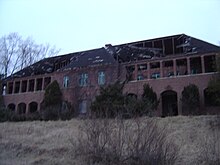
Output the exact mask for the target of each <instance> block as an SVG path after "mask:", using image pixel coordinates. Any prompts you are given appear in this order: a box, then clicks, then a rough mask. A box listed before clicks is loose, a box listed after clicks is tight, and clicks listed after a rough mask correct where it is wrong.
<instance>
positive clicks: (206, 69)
mask: <svg viewBox="0 0 220 165" xmlns="http://www.w3.org/2000/svg"><path fill="white" fill-rule="evenodd" d="M217 56H218V53H216V52H211V53H197V54H187V55H186V54H178V55H175V56H174V55H172V56H165V57H160V58H151V59H146V60H136V61H131V62H123V63H114V64H105V65H93V66H86V67H85V66H84V67H77V68H71V69H64V70H57V71H54V72H52V73H47V74H40V75H33V76H25V77H20V78H18V77H17V78H12V79H10V80H8V81H7V83H6V89H5V90H6V91H5V94H4V97H3V98H4V103H5V105H6V106H7V107H9V108H10V109H14V110H16V111H17V112H18V113H20V112H19V110H20V109H25V113H26V114H27V113H30V111H33V109H34V110H38V111H40V104H41V102H42V101H43V97H44V89H45V88H46V86H47V85H48V84H49V83H50V82H52V81H54V80H57V81H58V83H59V85H60V88H61V90H62V94H63V100H65V101H68V102H70V103H71V105H72V106H73V107H74V109H75V110H77V111H79V113H80V111H84V112H85V109H86V110H87V112H88V110H89V105H90V103H91V102H92V101H93V100H94V98H95V96H96V95H98V94H99V89H100V85H99V84H98V81H99V80H98V78H99V73H101V74H102V76H103V83H104V85H108V84H111V83H114V82H116V81H117V80H119V81H121V82H123V81H126V83H125V87H124V93H132V94H135V95H137V96H138V97H140V96H141V94H142V92H143V85H144V84H149V85H150V86H151V87H152V88H153V90H154V91H155V92H156V93H157V97H158V98H159V99H160V103H159V106H158V110H157V112H156V115H158V116H161V115H163V110H164V109H169V106H170V108H171V110H172V109H173V108H175V109H177V111H178V114H179V115H181V114H182V102H181V93H182V91H183V88H184V87H185V86H187V85H189V84H195V85H196V86H198V88H199V93H200V102H201V104H200V108H201V110H203V111H207V113H208V109H210V108H209V107H206V106H205V104H204V99H205V98H204V90H205V89H206V88H207V86H208V83H209V81H210V80H211V79H212V78H214V77H216V76H218V74H217V73H216V69H214V67H212V66H213V65H215V64H216V58H217ZM80 76H82V79H83V80H80ZM81 81H82V82H81ZM81 83H85V84H83V85H82V84H81ZM166 92H170V93H173V94H174V95H173V96H174V97H176V101H174V102H172V103H171V105H169V103H166V104H168V105H166V106H168V107H166V108H165V107H164V105H165V104H164V103H163V101H164V100H163V95H164V94H165V95H164V96H170V95H166ZM24 106H25V108H24ZM22 107H23V108H22ZM82 107H83V108H82ZM83 109H84V110H83ZM167 115H172V114H167Z"/></svg>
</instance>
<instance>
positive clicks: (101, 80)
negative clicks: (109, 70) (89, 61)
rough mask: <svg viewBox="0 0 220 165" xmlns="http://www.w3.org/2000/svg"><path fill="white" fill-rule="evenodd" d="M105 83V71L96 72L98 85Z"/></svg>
mask: <svg viewBox="0 0 220 165" xmlns="http://www.w3.org/2000/svg"><path fill="white" fill-rule="evenodd" d="M101 73H103V74H101ZM105 83H106V76H105V71H99V72H98V85H105Z"/></svg>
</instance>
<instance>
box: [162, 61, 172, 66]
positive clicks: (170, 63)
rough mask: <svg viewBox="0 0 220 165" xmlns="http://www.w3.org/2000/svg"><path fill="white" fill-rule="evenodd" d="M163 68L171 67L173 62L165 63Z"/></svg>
mask: <svg viewBox="0 0 220 165" xmlns="http://www.w3.org/2000/svg"><path fill="white" fill-rule="evenodd" d="M164 67H173V61H165V62H164Z"/></svg>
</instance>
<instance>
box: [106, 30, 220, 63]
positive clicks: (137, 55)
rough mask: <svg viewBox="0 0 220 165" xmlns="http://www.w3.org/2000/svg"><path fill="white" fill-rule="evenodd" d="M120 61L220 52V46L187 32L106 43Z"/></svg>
mask: <svg viewBox="0 0 220 165" xmlns="http://www.w3.org/2000/svg"><path fill="white" fill-rule="evenodd" d="M106 47H107V49H109V50H110V52H114V53H113V54H114V57H115V58H116V59H118V61H119V62H130V61H137V60H146V59H152V58H161V57H165V56H171V55H178V54H185V55H189V54H190V55H192V54H198V53H210V52H220V47H219V46H216V45H213V44H211V43H208V42H205V41H202V40H199V39H197V38H194V37H191V36H187V35H185V34H179V35H173V36H167V37H162V38H156V39H150V40H143V41H138V42H132V43H126V44H121V45H115V46H112V45H110V44H108V45H106Z"/></svg>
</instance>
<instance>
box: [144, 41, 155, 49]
mask: <svg viewBox="0 0 220 165" xmlns="http://www.w3.org/2000/svg"><path fill="white" fill-rule="evenodd" d="M144 46H145V47H146V48H153V44H152V42H145V43H144Z"/></svg>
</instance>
